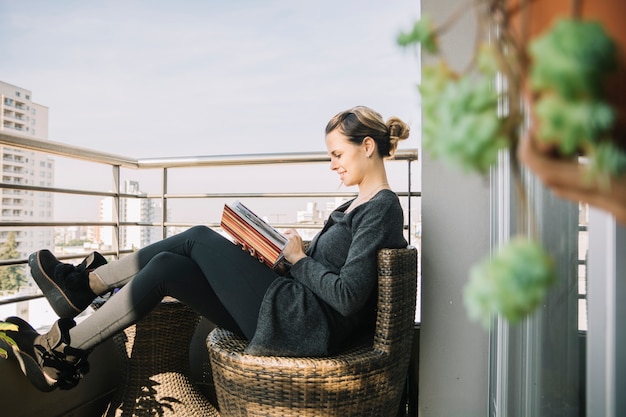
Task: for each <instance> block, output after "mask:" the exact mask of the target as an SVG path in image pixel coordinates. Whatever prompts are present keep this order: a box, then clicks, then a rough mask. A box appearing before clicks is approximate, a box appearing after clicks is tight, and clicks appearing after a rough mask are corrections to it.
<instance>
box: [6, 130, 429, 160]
mask: <svg viewBox="0 0 626 417" xmlns="http://www.w3.org/2000/svg"><path fill="white" fill-rule="evenodd" d="M0 145H6V146H15V147H19V148H25V149H29V150H32V151H38V152H45V153H49V154H53V155H58V156H64V157H70V158H75V159H79V160H84V161H90V162H99V163H103V164H109V165H115V166H120V167H125V168H136V169H144V168H145V169H153V168H174V167H194V166H226V165H270V164H290V163H294V164H299V163H316V162H325V161H329V160H330V157H329V156H328V154H327V153H326V152H285V153H257V154H231V155H200V156H181V157H175V156H174V157H166V158H131V157H127V156H121V155H115V154H111V153H107V152H100V151H97V150H93V149H87V148H83V147H79V146H74V145H68V144H66V143H61V142H54V141H50V140H41V139H35V138H31V137H28V136H22V135H14V134H8V133H6V132H0ZM417 158H418V152H417V149H406V150H398V151H397V152H396V154H395V155H394V158H393V159H395V160H398V161H403V160H405V161H416V160H417Z"/></svg>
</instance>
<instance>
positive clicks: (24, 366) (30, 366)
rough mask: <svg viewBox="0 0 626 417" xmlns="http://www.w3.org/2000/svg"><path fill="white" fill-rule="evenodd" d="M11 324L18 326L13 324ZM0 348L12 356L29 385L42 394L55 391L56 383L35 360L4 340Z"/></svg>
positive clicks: (0, 340) (1, 341)
mask: <svg viewBox="0 0 626 417" xmlns="http://www.w3.org/2000/svg"><path fill="white" fill-rule="evenodd" d="M16 321H17V320H16ZM20 322H22V323H23V324H25V325H27V326H28V327H31V326H30V325H29V324H28V323H26V322H25V321H23V320H20ZM11 323H13V324H18V323H14V322H11ZM31 328H32V327H31ZM0 346H2V348H3V349H4V350H6V351H7V353H8V354H9V357H11V356H12V357H14V358H15V360H17V363H18V364H19V366H20V369H21V370H22V373H23V374H24V375H26V377H27V378H28V380H29V381H30V383H31V384H32V385H33V386H34V387H35V388H37V389H38V390H39V391H42V392H50V391H53V390H55V389H56V383H57V381H56V380H54V379H52V378H50V377H49V376H48V375H46V374H45V373H44V372H43V371H42V370H41V368H40V367H39V364H38V363H37V361H36V360H35V358H33V357H32V356H30V355H29V354H27V353H25V352H22V351H21V350H20V348H19V347H18V346H15V345H11V344H9V343H8V342H7V341H6V340H3V339H0Z"/></svg>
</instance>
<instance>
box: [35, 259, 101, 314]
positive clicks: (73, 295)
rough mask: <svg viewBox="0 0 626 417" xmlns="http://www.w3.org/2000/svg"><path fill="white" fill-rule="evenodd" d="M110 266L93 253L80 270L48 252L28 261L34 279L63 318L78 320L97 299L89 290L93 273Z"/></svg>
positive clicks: (82, 263)
mask: <svg viewBox="0 0 626 417" xmlns="http://www.w3.org/2000/svg"><path fill="white" fill-rule="evenodd" d="M106 263H107V261H106V259H104V257H103V256H102V255H100V254H99V253H98V252H92V253H91V254H90V255H89V256H87V257H86V258H85V259H84V260H83V261H82V262H81V263H80V264H79V265H78V266H74V265H71V264H65V263H62V262H61V261H59V260H58V259H57V258H56V257H55V256H54V255H53V254H52V253H51V252H50V251H49V250H45V249H44V250H40V251H39V252H35V253H33V254H31V255H30V257H29V258H28V264H29V265H30V270H31V275H32V276H33V278H34V279H35V282H37V285H39V288H41V291H42V292H43V294H44V295H45V296H46V298H47V299H48V302H50V305H51V306H52V309H53V310H54V311H55V312H56V313H57V315H58V316H59V317H61V318H74V317H76V316H77V315H78V314H79V313H81V312H82V311H83V310H85V309H86V308H87V306H89V304H91V302H92V301H93V299H94V298H96V294H94V292H93V291H92V290H91V288H90V287H89V272H90V271H92V270H94V269H96V268H97V267H99V266H101V265H104V264H106Z"/></svg>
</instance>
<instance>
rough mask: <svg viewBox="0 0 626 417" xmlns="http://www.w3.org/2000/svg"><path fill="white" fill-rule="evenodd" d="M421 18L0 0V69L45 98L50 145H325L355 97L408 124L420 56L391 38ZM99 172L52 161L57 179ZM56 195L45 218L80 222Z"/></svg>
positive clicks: (206, 150) (117, 148)
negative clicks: (328, 131)
mask: <svg viewBox="0 0 626 417" xmlns="http://www.w3.org/2000/svg"><path fill="white" fill-rule="evenodd" d="M418 16H419V0H370V1H367V2H365V1H362V0H344V1H342V0H316V1H311V2H296V1H293V0H257V1H253V0H222V1H218V0H205V1H200V0H178V1H164V0H149V1H148V0H130V1H128V0H127V1H117V0H115V1H106V0H100V1H91V0H55V1H49V0H20V1H17V0H0V55H1V56H2V60H1V61H0V80H2V81H4V82H6V83H9V84H13V85H16V86H19V87H22V88H25V89H28V90H30V91H31V93H32V94H31V98H32V100H33V101H34V102H36V103H38V104H41V105H44V106H47V107H48V108H49V132H48V139H50V140H52V141H55V142H61V143H66V144H70V145H76V146H80V147H86V148H90V149H95V150H99V151H104V152H107V153H113V154H117V155H122V156H127V157H131V158H150V157H170V156H198V155H230V154H256V153H277V152H306V151H313V152H320V151H321V152H325V151H326V149H325V144H324V127H325V126H326V123H327V122H328V120H329V119H330V118H331V117H332V116H333V115H335V114H336V113H338V112H339V111H342V110H345V109H347V108H349V107H352V106H355V105H367V106H370V107H372V108H374V109H375V110H377V111H378V112H380V113H381V114H382V115H383V117H384V118H385V119H386V118H388V117H390V116H398V117H401V118H402V119H403V120H405V121H406V122H408V123H409V124H410V125H411V129H412V132H418V131H419V108H418V93H417V87H416V86H417V82H418V76H419V67H418V59H417V56H416V54H415V52H414V51H406V50H403V49H402V48H400V47H399V46H398V45H397V44H396V41H395V39H396V36H397V34H398V33H399V32H400V31H402V30H408V29H409V28H410V27H411V26H412V24H413V22H414V21H415V19H417V17H418ZM417 136H418V135H416V134H413V135H412V136H411V138H409V140H408V141H405V142H403V143H402V144H401V148H405V149H406V148H412V149H414V148H418V137H417ZM77 172H79V173H80V174H79V175H77ZM324 172H325V174H326V173H328V174H327V176H328V177H331V175H330V174H331V173H330V171H329V170H327V169H324ZM278 175H282V174H278ZM105 177H107V176H101V175H99V174H94V173H86V172H83V171H82V169H81V168H75V167H74V166H73V164H72V161H63V162H61V163H57V164H56V168H55V185H56V186H58V187H66V188H73V187H83V186H84V183H94V182H96V181H104V182H105V185H103V187H105V188H108V189H110V185H109V183H110V179H109V178H105ZM335 177H336V175H334V176H332V184H333V186H332V187H333V189H330V190H328V189H327V191H335V188H334V187H336V185H335V184H336V183H337V182H338V181H337V179H336V178H335ZM283 178H284V181H285V182H287V181H292V182H294V181H298V176H297V175H296V176H293V177H291V176H283ZM325 178H326V177H325ZM131 179H134V178H131ZM219 180H220V181H222V182H223V179H219ZM231 180H232V181H234V180H235V178H234V177H232V178H231ZM140 181H142V182H141V185H142V188H144V185H145V181H144V180H140ZM211 187H212V185H211V184H210V183H207V184H206V188H207V189H212V188H211ZM148 191H149V190H148ZM195 191H196V192H197V191H198V190H195ZM149 192H150V191H149ZM61 201H63V202H65V204H66V205H65V206H63V204H64V203H61ZM67 201H68V198H64V199H63V200H61V199H56V200H55V207H56V208H55V218H56V219H57V220H71V219H82V217H81V216H82V213H84V212H85V211H86V210H85V209H84V208H83V204H70V206H69V207H68V206H67V203H66V202H67ZM69 201H72V200H71V199H69ZM95 204H96V203H95V202H94V203H93V207H92V208H90V209H89V210H88V211H89V212H92V211H93V212H96V206H95Z"/></svg>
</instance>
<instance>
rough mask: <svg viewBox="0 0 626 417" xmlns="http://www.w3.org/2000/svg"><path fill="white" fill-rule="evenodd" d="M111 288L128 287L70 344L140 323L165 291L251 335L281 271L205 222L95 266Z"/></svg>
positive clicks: (85, 343) (89, 342) (94, 341)
mask: <svg viewBox="0 0 626 417" xmlns="http://www.w3.org/2000/svg"><path fill="white" fill-rule="evenodd" d="M94 272H95V273H96V275H97V276H98V277H100V279H101V280H102V282H103V283H104V284H105V285H106V286H107V288H108V289H113V288H119V287H122V288H121V289H120V290H119V291H118V292H117V293H116V294H115V295H114V296H113V297H111V298H110V299H109V300H108V301H107V302H106V303H105V304H104V305H103V306H102V307H101V308H100V309H98V310H96V311H95V312H94V313H93V314H92V315H90V316H89V317H87V318H86V319H85V320H83V321H82V322H80V323H79V324H78V325H77V326H76V327H74V328H72V329H71V330H70V339H71V342H70V345H71V346H73V347H76V348H79V349H89V348H92V347H94V346H96V345H98V344H100V343H102V342H103V341H105V340H106V339H108V338H109V337H111V336H113V335H114V334H115V333H117V332H119V331H121V330H123V329H125V328H126V327H128V326H130V325H132V324H134V323H136V322H137V321H139V320H140V319H141V318H142V317H144V316H145V315H147V314H148V313H149V312H150V311H152V309H153V308H155V307H156V306H157V305H158V304H159V303H160V302H161V300H162V299H163V297H165V296H171V297H174V298H176V299H178V300H179V301H180V302H181V303H184V304H186V305H188V306H189V307H190V308H192V309H193V310H195V311H196V312H197V313H198V314H200V315H202V316H204V317H206V318H207V319H209V320H210V321H211V322H213V323H215V324H216V325H218V326H220V327H224V328H227V329H230V330H233V331H236V332H239V333H242V334H243V335H244V336H245V337H247V338H248V339H250V338H252V336H253V335H254V332H255V331H256V324H257V318H258V315H259V309H260V307H261V302H262V300H263V297H264V295H265V292H266V291H267V288H268V287H269V286H270V284H271V283H272V282H273V281H274V280H275V279H276V278H277V276H278V275H277V274H276V272H274V271H273V270H271V269H270V268H268V267H267V266H265V265H264V264H261V263H260V262H259V261H258V260H256V259H255V258H253V257H251V256H250V255H249V254H248V253H247V252H245V251H243V250H241V248H240V247H239V246H236V245H234V244H233V243H231V242H230V241H229V240H227V239H226V238H224V237H223V236H221V235H220V234H218V233H216V232H215V231H213V230H211V229H209V228H208V227H205V226H195V227H193V228H191V229H189V230H187V231H185V232H182V233H179V234H177V235H175V236H172V237H169V238H167V239H164V240H162V241H160V242H156V243H154V244H152V245H149V246H146V247H145V248H142V249H140V250H138V251H137V252H134V253H132V254H129V255H127V256H125V257H123V258H121V259H120V260H118V261H115V262H111V263H109V264H107V265H104V266H101V267H100V268H98V269H96V270H95V271H94Z"/></svg>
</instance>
